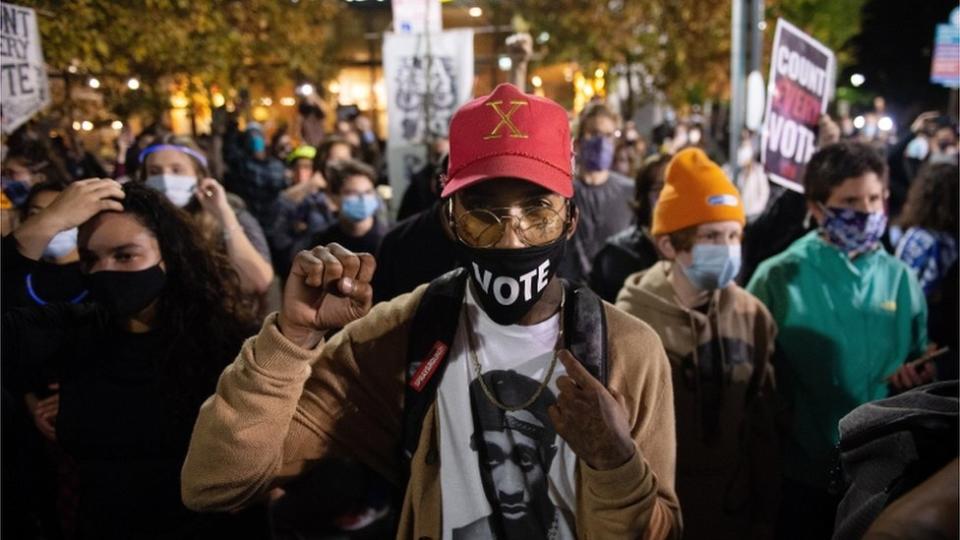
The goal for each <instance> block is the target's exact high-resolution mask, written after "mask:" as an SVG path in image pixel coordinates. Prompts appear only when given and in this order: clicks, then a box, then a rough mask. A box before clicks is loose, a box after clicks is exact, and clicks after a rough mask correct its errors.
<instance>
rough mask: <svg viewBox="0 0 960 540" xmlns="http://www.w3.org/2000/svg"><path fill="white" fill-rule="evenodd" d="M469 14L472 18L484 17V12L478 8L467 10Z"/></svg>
mask: <svg viewBox="0 0 960 540" xmlns="http://www.w3.org/2000/svg"><path fill="white" fill-rule="evenodd" d="M467 13H468V14H469V15H470V16H471V17H479V16H481V15H483V10H482V9H480V8H478V7H477V6H473V7H472V8H470V9H468V10H467Z"/></svg>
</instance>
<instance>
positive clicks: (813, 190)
mask: <svg viewBox="0 0 960 540" xmlns="http://www.w3.org/2000/svg"><path fill="white" fill-rule="evenodd" d="M868 172H873V173H876V175H877V176H878V177H879V179H880V181H881V182H883V184H884V185H886V183H887V164H886V163H885V162H884V159H883V156H881V155H880V153H879V152H877V150H875V149H874V148H873V147H872V146H870V145H868V144H864V143H860V142H853V141H841V142H838V143H833V144H828V145H827V146H824V147H823V148H821V149H820V150H817V152H816V153H815V154H813V157H812V158H811V159H810V163H807V168H806V171H804V173H803V189H804V193H805V195H806V198H807V200H808V201H813V202H820V203H823V202H826V201H827V199H829V198H830V193H831V192H832V191H833V189H834V188H836V187H837V186H839V185H840V184H842V183H843V182H844V181H845V180H848V179H850V178H857V177H859V176H863V175H864V174H866V173H868Z"/></svg>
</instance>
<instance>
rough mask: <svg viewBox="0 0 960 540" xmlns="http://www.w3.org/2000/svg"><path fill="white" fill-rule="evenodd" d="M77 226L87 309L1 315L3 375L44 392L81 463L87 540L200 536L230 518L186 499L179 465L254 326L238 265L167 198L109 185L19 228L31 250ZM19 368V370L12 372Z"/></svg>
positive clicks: (82, 530) (47, 308)
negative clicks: (52, 383) (197, 510)
mask: <svg viewBox="0 0 960 540" xmlns="http://www.w3.org/2000/svg"><path fill="white" fill-rule="evenodd" d="M73 227H79V234H78V243H79V250H80V259H81V268H82V271H83V273H84V277H85V280H86V283H87V287H88V289H89V291H90V299H91V300H92V302H91V303H83V304H47V305H43V306H35V307H31V308H25V309H18V310H13V311H10V312H9V313H7V314H6V315H4V317H3V338H4V339H3V344H2V346H3V358H4V363H5V368H6V369H7V370H11V369H12V370H14V371H13V373H12V374H13V379H14V380H15V381H16V382H17V383H19V385H20V390H21V391H22V392H29V391H34V392H43V391H44V390H46V389H47V380H42V381H41V380H37V375H36V374H39V373H42V374H47V373H51V372H53V373H56V376H57V377H56V378H57V382H58V384H59V388H58V394H56V396H57V397H56V399H52V400H51V399H49V398H48V400H45V401H47V402H48V403H49V407H48V408H49V411H48V412H47V415H46V417H45V418H44V420H45V421H46V423H47V427H48V428H49V430H50V431H51V432H52V433H53V434H54V435H55V438H56V441H57V442H58V443H59V444H60V445H61V446H62V447H63V449H64V450H65V451H66V452H67V453H68V454H69V455H71V456H72V457H73V458H74V459H75V460H76V463H77V467H78V476H79V489H78V495H79V512H78V517H77V529H78V531H77V537H78V538H97V539H109V538H125V539H129V538H146V537H149V538H158V537H162V538H195V537H203V536H204V535H205V534H207V532H208V531H210V530H211V529H210V528H211V527H218V528H219V529H218V530H222V528H223V527H229V526H230V525H231V522H233V521H235V520H236V518H235V517H233V516H200V515H198V514H194V513H191V512H189V511H188V510H187V509H186V508H185V507H184V506H183V505H182V503H181V502H180V482H179V479H180V467H181V464H182V462H183V458H184V456H185V455H186V451H187V445H188V442H189V439H190V432H191V429H192V428H193V423H194V420H195V418H196V415H197V411H198V408H199V406H200V404H201V403H202V401H203V400H204V399H205V398H206V397H207V396H208V395H210V394H211V393H212V392H213V390H214V387H215V385H216V380H217V377H218V376H219V374H220V372H221V371H222V370H223V368H224V367H225V366H226V365H227V364H229V363H230V361H231V359H232V358H233V357H234V356H235V355H236V353H237V351H238V350H239V349H240V345H241V343H242V341H243V339H244V337H245V336H247V335H250V334H251V333H252V330H253V329H254V326H253V317H252V314H250V313H248V311H247V310H246V309H245V307H244V306H245V303H244V302H243V301H242V300H241V289H240V284H239V279H238V277H237V273H236V271H234V270H233V268H232V267H231V266H230V264H229V262H228V261H227V260H226V259H225V258H224V257H222V256H221V255H219V254H218V252H217V251H216V250H213V249H211V248H210V245H209V243H208V242H207V241H205V240H204V238H203V236H202V234H201V233H200V232H199V230H198V228H197V226H196V225H195V224H194V223H193V222H191V221H190V220H188V219H186V215H185V214H183V213H182V212H180V211H178V210H177V209H176V207H175V206H173V205H172V204H171V203H170V202H169V201H167V200H166V198H164V197H163V195H161V194H160V193H158V192H156V191H154V190H151V189H148V188H145V187H143V186H141V185H139V184H128V185H126V186H124V187H122V188H121V186H120V185H119V184H117V183H116V182H114V181H112V180H105V179H90V180H83V181H79V182H76V183H74V184H72V185H70V186H69V187H68V188H67V189H66V190H64V191H63V193H61V194H60V196H58V197H57V199H56V200H55V201H54V202H53V203H52V204H50V205H49V206H48V207H47V208H45V209H44V210H42V211H40V212H39V213H37V214H35V215H33V216H31V217H30V218H29V219H28V220H27V221H26V222H24V224H23V225H22V226H21V229H20V230H18V236H17V240H18V244H19V246H20V249H21V251H24V252H25V255H26V256H30V255H31V254H33V255H36V253H32V252H33V251H38V250H42V249H43V246H45V245H46V244H47V243H48V242H49V240H50V238H52V237H53V236H54V235H56V234H57V233H58V232H60V231H63V230H68V229H72V228H73ZM8 373H10V371H8Z"/></svg>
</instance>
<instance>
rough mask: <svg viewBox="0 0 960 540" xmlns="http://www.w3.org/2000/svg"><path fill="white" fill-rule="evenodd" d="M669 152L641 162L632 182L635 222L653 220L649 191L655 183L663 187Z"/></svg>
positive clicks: (640, 223)
mask: <svg viewBox="0 0 960 540" xmlns="http://www.w3.org/2000/svg"><path fill="white" fill-rule="evenodd" d="M672 157H673V156H672V155H670V154H656V155H653V156H650V157H649V158H647V159H646V161H644V162H643V165H642V166H641V167H640V171H639V172H638V173H637V178H636V182H635V183H634V192H633V203H632V205H633V208H634V209H635V210H636V211H637V224H639V225H644V226H649V225H650V222H652V221H653V208H652V207H651V206H650V197H649V195H650V191H651V190H652V189H653V187H654V186H655V185H656V184H658V183H659V184H660V187H661V188H662V187H663V176H664V173H666V171H667V163H670V158H672Z"/></svg>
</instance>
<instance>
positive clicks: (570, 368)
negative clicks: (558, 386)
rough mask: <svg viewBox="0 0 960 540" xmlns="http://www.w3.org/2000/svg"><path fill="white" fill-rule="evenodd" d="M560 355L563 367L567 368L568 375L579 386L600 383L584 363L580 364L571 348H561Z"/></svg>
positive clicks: (586, 386) (587, 386) (584, 386)
mask: <svg viewBox="0 0 960 540" xmlns="http://www.w3.org/2000/svg"><path fill="white" fill-rule="evenodd" d="M559 356H560V363H562V364H563V367H564V368H566V370H567V376H569V377H570V378H571V379H573V382H575V383H577V386H579V387H580V388H584V389H586V388H590V387H594V386H596V385H597V384H599V383H598V382H597V380H596V379H594V378H593V375H590V373H589V372H587V370H586V369H585V368H584V367H583V365H582V364H580V361H579V360H577V359H576V358H575V357H574V356H573V353H571V352H570V351H569V350H567V349H563V350H561V351H560V353H559Z"/></svg>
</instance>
